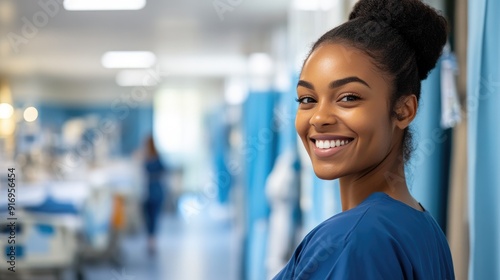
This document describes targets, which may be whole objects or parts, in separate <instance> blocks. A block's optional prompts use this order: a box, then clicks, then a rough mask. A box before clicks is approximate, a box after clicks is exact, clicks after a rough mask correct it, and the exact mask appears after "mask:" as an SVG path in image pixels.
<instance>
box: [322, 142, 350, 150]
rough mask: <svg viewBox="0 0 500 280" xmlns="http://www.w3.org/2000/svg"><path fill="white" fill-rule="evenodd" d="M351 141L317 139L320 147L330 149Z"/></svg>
mask: <svg viewBox="0 0 500 280" xmlns="http://www.w3.org/2000/svg"><path fill="white" fill-rule="evenodd" d="M348 143H349V140H326V141H323V140H316V147H317V148H319V149H330V148H335V147H340V146H344V145H346V144H348Z"/></svg>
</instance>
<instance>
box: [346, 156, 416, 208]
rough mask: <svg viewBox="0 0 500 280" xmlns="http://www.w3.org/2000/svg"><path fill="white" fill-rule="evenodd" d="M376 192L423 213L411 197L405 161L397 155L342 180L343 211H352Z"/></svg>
mask: <svg viewBox="0 0 500 280" xmlns="http://www.w3.org/2000/svg"><path fill="white" fill-rule="evenodd" d="M374 192H383V193H386V194H387V195H389V196H390V197H392V198H394V199H396V200H399V201H401V202H403V203H405V204H407V205H409V206H410V207H413V208H415V209H417V210H419V211H423V209H422V208H421V206H420V205H419V203H418V202H417V201H416V200H415V199H414V198H413V197H412V196H411V194H410V192H409V190H408V186H407V185H406V177H405V172H404V161H403V158H402V157H401V156H399V155H398V154H396V153H392V152H391V153H389V155H388V156H387V157H386V158H385V159H384V160H382V162H380V163H379V164H378V165H376V166H373V167H371V168H370V169H367V170H363V171H361V172H359V173H356V174H351V175H348V176H344V177H341V178H340V197H341V200H342V211H345V210H349V209H352V208H354V207H356V206H357V205H359V204H360V203H361V202H362V201H363V200H365V199H366V198H367V197H368V196H370V195H371V194H372V193H374Z"/></svg>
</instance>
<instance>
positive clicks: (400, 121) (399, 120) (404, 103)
mask: <svg viewBox="0 0 500 280" xmlns="http://www.w3.org/2000/svg"><path fill="white" fill-rule="evenodd" d="M417 108H418V101H417V97H416V96H415V95H414V94H410V95H407V96H403V97H401V98H400V99H399V100H398V101H397V103H396V108H395V110H394V111H395V113H396V118H395V120H394V124H395V125H396V126H397V127H398V128H399V129H401V130H403V129H405V128H407V127H408V126H409V125H410V123H411V122H412V121H413V119H415V116H416V114H417Z"/></svg>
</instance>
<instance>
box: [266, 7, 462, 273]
mask: <svg viewBox="0 0 500 280" xmlns="http://www.w3.org/2000/svg"><path fill="white" fill-rule="evenodd" d="M445 42H446V20H445V19H444V18H443V17H442V16H440V15H439V14H438V13H437V12H436V11H435V10H433V9H432V8H430V7H429V6H427V5H425V4H423V3H422V2H421V1H419V0H360V1H359V2H358V3H357V4H356V6H355V7H354V9H353V11H352V13H351V15H350V17H349V21H348V22H346V23H344V24H342V25H340V26H338V27H336V28H334V29H332V30H330V31H328V32H327V33H325V34H324V35H323V36H322V37H321V38H320V39H319V40H318V41H317V42H316V43H315V44H314V46H313V48H312V50H311V52H310V54H309V56H308V58H307V59H306V61H305V62H304V65H303V67H302V72H301V74H300V80H299V82H298V85H297V102H298V103H299V107H298V110H297V116H296V123H295V125H296V129H297V132H298V134H299V136H300V138H301V140H302V142H303V144H304V147H305V149H306V151H307V153H308V155H309V157H310V159H311V161H312V165H313V169H314V172H315V173H316V175H317V176H318V177H319V178H321V179H326V180H333V179H337V178H338V179H339V181H340V194H341V200H342V209H343V212H342V213H340V214H338V215H336V216H333V217H332V218H330V219H328V220H327V221H325V222H323V223H322V224H320V225H319V226H318V227H316V228H315V229H313V230H312V231H311V232H310V233H309V234H308V235H307V236H306V237H305V239H304V240H303V241H302V243H301V244H300V245H299V246H298V248H297V249H296V251H295V253H294V254H293V256H292V259H291V260H290V261H289V263H288V264H287V265H286V267H285V268H284V269H283V270H282V271H281V272H280V273H279V274H278V275H277V276H276V277H275V279H454V274H453V264H452V260H451V255H450V250H449V247H448V243H447V241H446V238H445V236H444V234H443V232H442V231H441V229H440V228H439V226H438V225H437V223H436V222H435V220H434V219H433V218H432V216H431V215H430V213H429V212H427V211H426V210H425V209H424V208H423V206H422V205H420V203H418V202H417V201H416V200H415V199H414V198H413V197H412V195H411V194H410V192H409V190H408V186H407V184H406V179H405V176H404V165H405V161H406V160H408V159H409V158H410V155H411V151H412V146H411V133H410V131H409V125H410V124H411V122H412V121H413V119H414V118H415V116H416V113H417V108H418V101H419V99H420V86H421V80H423V79H425V78H426V77H427V75H428V73H429V71H430V70H431V69H432V68H434V66H435V64H436V62H437V59H438V58H439V56H440V54H441V51H442V48H443V46H444V44H445Z"/></svg>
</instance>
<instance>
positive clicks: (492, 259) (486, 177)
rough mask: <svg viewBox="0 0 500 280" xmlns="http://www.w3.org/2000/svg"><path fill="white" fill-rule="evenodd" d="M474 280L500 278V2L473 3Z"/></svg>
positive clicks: (469, 95)
mask: <svg viewBox="0 0 500 280" xmlns="http://www.w3.org/2000/svg"><path fill="white" fill-rule="evenodd" d="M468 11H469V19H468V25H469V26H468V27H469V30H468V33H469V39H468V54H467V55H468V57H467V61H468V69H467V79H468V80H467V113H468V119H469V127H468V139H467V140H468V181H469V182H468V183H469V206H470V207H469V215H470V216H469V218H470V242H471V244H470V265H469V279H471V280H482V279H500V167H499V166H500V165H499V163H500V161H499V159H500V67H499V65H500V54H499V51H500V49H499V46H500V28H499V27H500V17H499V16H498V13H499V12H500V1H498V0H474V1H469V10H468Z"/></svg>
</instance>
